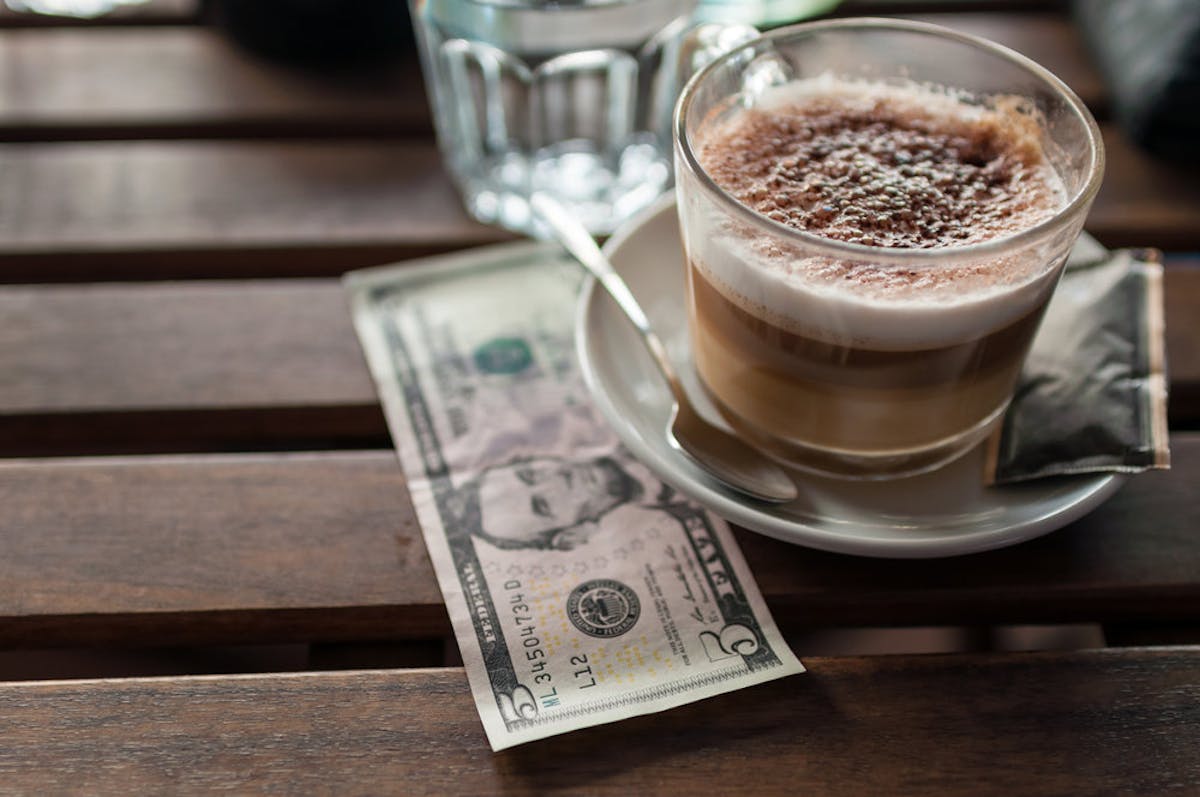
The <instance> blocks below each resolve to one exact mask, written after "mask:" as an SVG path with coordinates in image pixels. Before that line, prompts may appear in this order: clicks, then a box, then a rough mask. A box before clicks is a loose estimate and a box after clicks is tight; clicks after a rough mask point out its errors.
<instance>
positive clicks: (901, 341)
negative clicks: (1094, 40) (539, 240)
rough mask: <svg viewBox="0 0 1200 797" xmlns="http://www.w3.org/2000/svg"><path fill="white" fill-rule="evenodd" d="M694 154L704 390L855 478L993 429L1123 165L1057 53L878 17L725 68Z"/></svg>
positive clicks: (774, 442)
mask: <svg viewBox="0 0 1200 797" xmlns="http://www.w3.org/2000/svg"><path fill="white" fill-rule="evenodd" d="M674 146H675V166H676V180H677V187H676V196H677V200H678V209H679V215H680V222H681V226H682V231H683V246H684V251H685V254H686V257H687V296H686V303H687V314H688V330H689V336H690V339H691V347H692V354H693V358H694V361H695V365H696V370H697V373H698V376H699V377H700V382H701V384H702V385H703V386H704V388H705V390H706V391H707V393H708V394H709V397H710V398H711V399H712V400H713V403H714V404H715V405H716V407H717V408H718V409H719V410H720V412H721V413H722V415H723V416H724V417H725V418H726V420H727V421H728V422H729V423H730V425H731V426H733V427H734V429H735V430H736V431H737V432H738V433H739V434H740V435H742V436H744V437H745V438H747V439H749V440H750V441H752V442H753V443H755V444H756V445H757V446H759V447H760V448H762V449H763V450H764V451H766V452H768V453H769V454H771V455H772V456H773V457H775V458H777V459H779V460H780V461H782V462H784V463H786V464H788V465H791V466H793V467H796V468H798V469H801V470H806V471H810V472H815V473H818V474H822V475H829V476H836V477H842V478H852V479H887V478H897V477H901V476H907V475H912V474H916V473H921V472H925V471H929V470H933V469H935V468H938V467H940V466H942V465H944V464H946V463H948V462H950V461H952V460H954V459H955V458H957V457H959V456H961V455H963V454H964V453H966V452H967V451H969V450H970V449H971V448H973V447H974V446H975V445H976V444H978V443H979V442H980V441H981V440H983V439H984V438H985V437H986V436H987V435H988V434H989V433H990V432H991V431H992V430H993V429H994V428H995V427H996V425H997V424H998V423H999V421H1000V419H1001V417H1002V416H1003V414H1004V410H1005V409H1006V407H1007V406H1008V403H1009V401H1010V400H1011V398H1012V394H1013V390H1014V389H1015V386H1016V383H1017V378H1018V376H1019V374H1020V370H1021V366H1022V364H1023V362H1024V359H1025V356H1026V354H1027V353H1028V351H1029V346H1030V343H1031V342H1032V340H1033V337H1034V334H1035V333H1036V331H1037V328H1038V324H1039V322H1040V320H1041V317H1042V313H1043V311H1044V310H1045V307H1046V304H1047V302H1048V301H1049V299H1050V297H1051V295H1052V294H1053V291H1054V289H1055V286H1056V284H1057V282H1058V278H1059V276H1060V275H1061V272H1062V268H1063V264H1064V263H1065V261H1066V258H1067V255H1068V253H1069V252H1070V249H1071V247H1072V245H1073V243H1074V241H1075V239H1076V238H1077V236H1078V235H1079V232H1080V230H1081V228H1082V225H1083V222H1084V219H1085V217H1086V215H1087V211H1088V208H1089V206H1090V205H1091V202H1092V199H1093V198H1094V197H1095V195H1096V192H1097V190H1098V189H1099V186H1100V180H1101V176H1102V173H1103V162H1104V155H1103V146H1102V143H1101V138H1100V132H1099V128H1098V127H1097V125H1096V122H1095V120H1094V119H1093V118H1092V117H1091V115H1090V114H1089V113H1088V111H1087V109H1086V108H1085V107H1084V105H1083V103H1082V102H1081V101H1080V100H1079V98H1078V97H1076V96H1075V94H1074V93H1073V92H1071V90H1070V89H1068V88H1067V87H1066V86H1065V85H1064V84H1063V83H1062V82H1061V81H1060V80H1059V79H1058V78H1056V77H1054V76H1053V75H1052V74H1050V73H1049V72H1048V71H1046V70H1045V69H1043V68H1042V67H1040V66H1039V65H1037V64H1036V63H1034V62H1032V61H1030V60H1028V59H1026V58H1024V57H1023V56H1021V55H1019V54H1017V53H1014V52H1012V51H1010V50H1007V49H1005V48H1003V47H1001V46H999V45H996V44H993V43H991V42H988V41H986V40H983V39H979V38H976V37H972V36H968V35H964V34H961V33H957V32H954V31H950V30H947V29H944V28H940V27H937V26H933V25H926V24H921V23H914V22H906V21H899V20H873V19H858V20H834V21H827V22H818V23H810V24H805V25H798V26H795V27H791V28H784V29H780V30H776V31H774V32H772V33H770V34H766V35H764V36H763V37H761V38H759V39H757V40H755V41H752V42H750V43H748V44H745V45H743V46H741V47H739V48H737V49H735V50H733V51H731V52H729V53H727V54H726V55H724V56H722V57H721V58H719V59H717V60H716V61H714V62H713V63H712V64H710V65H709V66H708V67H707V68H705V69H704V70H703V71H702V72H700V73H699V74H698V75H697V76H696V77H695V78H694V79H693V80H692V81H691V82H690V83H689V84H688V86H687V87H686V88H685V90H684V92H683V94H682V96H681V98H680V101H679V104H678V106H677V108H676V115H675V135H674Z"/></svg>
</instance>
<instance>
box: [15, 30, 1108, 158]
mask: <svg viewBox="0 0 1200 797" xmlns="http://www.w3.org/2000/svg"><path fill="white" fill-rule="evenodd" d="M165 10H166V9H164V11H165ZM147 11H148V10H147ZM918 18H919V19H921V20H923V21H927V22H932V23H935V24H940V25H945V26H947V27H951V28H955V29H958V30H962V31H965V32H967V33H972V34H974V35H978V36H983V37H985V38H990V39H992V40H994V41H997V42H999V43H1001V44H1004V45H1006V46H1009V47H1012V48H1013V49H1016V50H1018V51H1019V52H1022V53H1023V54H1025V55H1028V56H1029V57H1030V58H1033V59H1034V60H1035V61H1038V62H1039V63H1041V64H1043V65H1045V66H1046V67H1047V68H1049V69H1050V70H1051V71H1052V72H1055V73H1056V74H1058V75H1059V76H1060V77H1062V78H1063V80H1064V81H1066V82H1067V84H1068V85H1070V86H1071V87H1072V88H1074V89H1075V91H1076V93H1078V94H1079V95H1080V96H1081V97H1082V98H1083V99H1084V100H1085V101H1086V102H1088V104H1089V105H1091V106H1092V107H1093V108H1096V109H1097V110H1100V111H1102V110H1103V109H1104V104H1105V88H1104V85H1103V83H1102V81H1101V80H1100V77H1099V75H1098V74H1097V73H1096V71H1095V69H1094V68H1092V66H1091V62H1090V60H1089V59H1088V57H1087V54H1086V52H1085V51H1084V48H1083V44H1082V41H1081V38H1080V36H1079V33H1078V31H1077V30H1076V29H1075V28H1074V26H1073V25H1072V24H1071V22H1070V21H1069V20H1068V19H1067V18H1066V17H1060V16H1055V15H1048V14H1028V13H1026V14H1019V13H1018V14H1011V15H1005V14H970V13H967V14H963V13H938V14H926V15H923V16H920V17H918ZM415 55H416V54H415V52H414V53H412V54H411V58H410V59H409V60H408V62H405V63H400V64H393V65H387V66H377V67H369V68H362V67H359V68H354V69H350V70H347V69H346V68H342V69H341V70H340V71H338V70H331V69H329V68H325V69H322V70H316V69H301V68H297V67H294V66H287V65H281V64H277V63H274V62H272V61H269V60H267V59H264V58H262V57H261V56H257V55H254V54H252V53H248V52H246V51H244V50H242V49H240V48H238V47H237V46H236V45H234V44H233V43H231V42H230V41H229V40H228V38H227V37H226V36H224V35H223V33H222V32H221V31H220V30H217V29H212V28H205V27H199V26H179V27H154V28H144V27H105V28H95V27H92V28H78V27H76V28H71V27H59V28H33V29H25V30H8V31H5V30H0V63H3V64H4V65H5V70H6V74H5V79H4V80H2V81H0V141H3V140H7V141H36V140H42V141H47V140H65V139H76V140H82V139H112V138H197V137H205V138H207V137H235V136H247V135H253V136H266V135H269V136H274V137H292V138H294V137H304V136H329V135H337V136H345V135H348V134H371V135H421V136H428V135H429V134H430V133H431V132H432V124H431V122H430V118H429V110H428V105H427V102H426V99H425V94H424V91H423V89H422V81H421V74H420V71H419V69H418V67H417V64H416V62H415ZM147 64H153V68H149V69H148V68H147V67H146V65H147Z"/></svg>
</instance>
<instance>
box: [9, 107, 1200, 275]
mask: <svg viewBox="0 0 1200 797" xmlns="http://www.w3.org/2000/svg"><path fill="white" fill-rule="evenodd" d="M1105 143H1106V147H1107V150H1108V171H1107V175H1106V178H1105V182H1104V186H1103V188H1102V189H1101V191H1100V195H1099V196H1098V197H1097V199H1096V202H1095V204H1094V206H1093V209H1092V212H1091V215H1090V217H1089V219H1088V224H1087V229H1088V230H1089V231H1090V232H1091V233H1092V234H1094V235H1096V236H1097V237H1098V238H1099V239H1100V240H1101V241H1102V242H1104V243H1106V244H1108V245H1110V246H1157V247H1159V248H1161V249H1168V250H1169V249H1189V248H1190V249H1200V225H1197V224H1196V223H1195V220H1196V219H1197V218H1200V179H1197V177H1200V172H1198V171H1197V170H1196V169H1195V168H1188V167H1183V166H1179V165H1175V164H1169V163H1164V162H1161V161H1157V160H1155V159H1153V158H1151V157H1150V156H1148V155H1145V154H1144V153H1142V152H1140V151H1138V150H1136V149H1134V148H1133V147H1132V146H1130V144H1129V143H1128V142H1127V141H1126V140H1125V139H1124V137H1123V136H1122V135H1121V134H1120V133H1119V132H1118V131H1116V130H1115V129H1113V128H1106V129H1105ZM0 176H2V177H3V181H2V182H0V281H2V282H56V281H89V280H110V279H125V280H128V279H162V278H188V277H203V278H220V277H226V278H229V277H233V278H242V277H251V276H270V277H278V276H312V275H339V274H341V273H343V272H344V271H347V270H349V269H352V268H356V267H360V266H365V265H377V264H380V263H384V262H389V261H391V260H398V259H402V258H406V257H413V256H415V255H421V254H428V253H430V252H437V251H447V250H450V249H459V248H463V247H467V246H472V245H478V244H482V243H488V242H495V241H500V240H505V239H508V238H511V237H512V236H511V235H510V234H509V233H506V232H504V231H502V230H499V229H496V228H492V227H487V226H484V225H481V224H478V223H476V222H475V221H473V220H471V219H469V218H468V217H467V215H466V213H465V211H464V210H463V209H462V206H461V203H460V201H459V198H458V195H457V193H456V192H455V190H454V188H453V186H452V184H451V182H450V180H449V179H448V177H447V176H446V174H445V172H444V171H443V169H442V166H441V163H440V158H439V156H438V154H437V150H436V148H435V147H434V146H433V144H432V143H405V142H379V141H353V140H346V141H325V142H271V143H265V142H221V143H218V142H100V143H91V144H10V145H2V146H0Z"/></svg>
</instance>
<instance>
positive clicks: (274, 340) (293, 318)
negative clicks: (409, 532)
mask: <svg viewBox="0 0 1200 797" xmlns="http://www.w3.org/2000/svg"><path fill="white" fill-rule="evenodd" d="M1178 262H1179V264H1180V265H1179V266H1178V267H1169V268H1168V269H1167V278H1166V288H1167V289H1166V292H1165V295H1166V305H1167V308H1166V309H1167V349H1168V359H1169V364H1170V376H1171V380H1172V390H1173V393H1172V399H1171V415H1172V421H1173V422H1174V423H1176V424H1183V425H1188V424H1191V425H1194V424H1195V423H1196V422H1197V421H1198V420H1200V343H1198V341H1200V327H1198V326H1197V325H1198V324H1200V315H1198V314H1197V313H1196V312H1195V309H1194V308H1196V307H1197V306H1200V268H1196V267H1194V266H1192V265H1189V264H1190V263H1191V262H1192V261H1190V260H1186V259H1181V260H1180V261H1178ZM0 317H2V318H4V319H5V320H6V322H5V330H4V337H3V343H4V345H3V346H0V455H2V456H23V455H36V456H42V455H53V454H58V455H67V454H85V453H147V452H171V451H214V450H216V451H223V450H237V449H241V450H270V449H276V450H278V449H287V448H292V449H295V448H312V447H323V448H336V447H376V448H378V447H386V446H388V445H389V438H388V436H387V429H386V425H385V423H384V419H383V414H382V412H381V410H380V408H379V403H378V399H377V398H376V395H375V388H374V386H373V385H372V383H371V379H370V375H369V373H368V371H367V367H366V363H365V361H364V360H363V356H362V353H361V351H360V349H359V346H358V342H357V339H356V338H355V335H354V331H353V329H352V327H351V323H350V316H349V310H348V308H347V305H346V298H345V295H344V292H343V290H342V287H341V285H340V283H337V282H335V281H331V280H268V281H238V282H217V281H211V282H209V281H201V282H191V283H150V284H136V285H134V284H93V285H85V286H78V285H76V286H68V285H63V286H9V287H4V288H0Z"/></svg>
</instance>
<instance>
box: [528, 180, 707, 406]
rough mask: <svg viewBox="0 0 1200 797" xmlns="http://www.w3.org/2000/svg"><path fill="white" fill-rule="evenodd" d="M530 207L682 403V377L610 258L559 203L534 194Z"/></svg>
mask: <svg viewBox="0 0 1200 797" xmlns="http://www.w3.org/2000/svg"><path fill="white" fill-rule="evenodd" d="M529 204H530V206H531V207H532V208H533V210H534V212H535V213H536V214H537V215H538V217H539V218H540V219H541V220H542V222H544V223H545V224H546V225H547V226H548V227H550V229H552V230H553V231H554V233H555V237H556V238H558V241H559V243H561V244H562V245H563V246H564V247H565V248H566V250H567V251H568V252H570V253H571V254H572V255H574V256H575V259H576V260H578V261H579V262H580V263H582V264H583V266H584V268H586V269H587V270H588V271H590V272H591V273H592V276H594V277H595V278H596V279H597V280H598V281H599V282H600V285H601V286H603V287H604V290H606V291H608V295H609V296H611V297H612V298H613V301H615V302H616V303H617V306H618V307H620V308H621V311H622V312H623V313H624V314H625V317H626V318H628V319H629V321H630V323H632V324H633V326H634V328H636V329H637V331H638V333H639V334H640V335H641V337H642V343H644V344H645V345H646V349H647V350H648V351H649V352H650V356H651V358H652V359H653V360H654V362H655V364H656V365H657V366H658V369H659V370H660V371H662V375H663V376H664V377H665V378H666V380H667V384H668V385H670V388H671V393H672V394H673V395H674V396H675V399H676V401H682V398H683V396H684V395H685V393H684V390H683V383H682V382H680V380H679V375H678V374H676V373H675V367H674V366H673V365H671V359H670V358H669V357H668V356H667V347H666V345H665V344H664V343H663V342H662V339H661V338H660V337H659V336H658V335H656V334H655V332H654V329H653V328H652V327H651V326H650V320H649V319H648V318H646V314H645V312H643V311H642V306H641V305H640V304H638V302H637V299H635V298H633V293H632V292H631V291H630V290H629V286H628V285H626V284H625V280H623V279H621V275H620V274H618V273H617V272H616V269H614V268H613V267H612V264H611V263H609V262H608V258H607V257H605V256H604V253H603V252H602V251H600V247H599V246H597V245H596V242H595V240H593V238H592V236H591V233H589V232H588V231H587V229H586V228H585V227H584V226H583V225H582V224H580V223H579V222H578V221H576V220H575V219H574V218H573V217H572V216H571V214H570V213H568V212H567V209H566V208H564V207H563V206H562V205H561V204H560V203H559V202H558V200H556V199H554V198H553V197H551V196H549V195H547V194H544V193H540V192H539V193H535V194H534V195H533V196H532V197H530V199H529Z"/></svg>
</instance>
